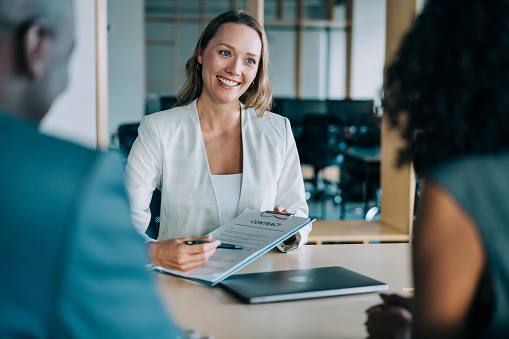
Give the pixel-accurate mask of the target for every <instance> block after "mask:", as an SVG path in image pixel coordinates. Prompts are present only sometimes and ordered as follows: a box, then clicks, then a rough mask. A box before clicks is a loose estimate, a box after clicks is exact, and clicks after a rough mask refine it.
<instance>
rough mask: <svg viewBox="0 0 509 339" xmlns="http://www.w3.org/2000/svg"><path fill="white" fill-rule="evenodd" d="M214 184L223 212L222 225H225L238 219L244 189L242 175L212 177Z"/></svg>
mask: <svg viewBox="0 0 509 339" xmlns="http://www.w3.org/2000/svg"><path fill="white" fill-rule="evenodd" d="M212 182H213V183H214V189H215V190H216V196H217V200H218V202H219V209H220V211H221V223H222V224H225V223H227V222H228V221H230V220H233V219H235V217H236V213H237V207H238V205H239V199H240V189H241V187H242V173H238V174H227V175H212Z"/></svg>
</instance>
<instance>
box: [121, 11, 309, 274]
mask: <svg viewBox="0 0 509 339" xmlns="http://www.w3.org/2000/svg"><path fill="white" fill-rule="evenodd" d="M267 66H268V51H267V39H266V36H265V32H264V30H263V28H262V27H261V26H260V25H259V23H258V22H257V21H256V19H255V18H254V17H253V16H251V15H250V14H248V13H246V12H244V11H237V10H235V11H230V12H226V13H223V14H221V15H219V16H218V17H216V18H215V19H213V20H212V21H211V22H210V23H209V24H208V26H207V27H206V28H205V30H204V31H203V33H202V35H201V36H200V38H199V40H198V42H197V44H196V48H195V51H194V54H193V55H192V56H191V58H190V59H189V60H188V61H187V63H186V76H187V79H186V82H185V84H184V86H183V87H182V89H181V90H180V92H179V94H178V103H177V105H176V107H175V108H173V109H171V110H167V111H163V112H158V113H155V114H151V115H149V116H146V117H144V118H143V120H142V122H141V125H140V128H139V136H138V139H137V140H136V142H135V143H134V145H133V148H132V150H131V153H130V155H129V158H128V163H127V167H126V175H127V177H126V185H127V191H128V195H129V198H130V202H131V209H132V215H133V220H134V223H135V225H136V227H137V228H138V230H139V231H140V232H141V233H143V234H144V232H145V231H146V229H147V227H148V224H149V220H150V210H149V203H150V200H151V196H152V192H153V191H154V189H155V188H159V189H160V190H161V223H160V230H159V236H158V239H157V241H154V242H152V243H151V244H150V252H151V258H152V261H153V263H154V264H156V265H159V266H163V267H167V268H170V269H178V270H182V271H188V270H191V269H194V268H196V267H199V266H201V265H204V264H205V263H206V262H207V259H208V258H209V257H210V256H211V255H212V254H213V253H214V252H215V250H216V247H217V246H218V245H219V241H211V242H209V243H205V244H200V245H192V246H190V245H186V244H185V243H184V242H185V241H187V240H211V239H210V237H204V235H206V234H208V233H209V232H211V231H212V230H214V229H216V228H217V227H219V226H221V225H222V224H224V223H225V222H227V221H229V220H231V219H233V218H235V216H237V215H238V214H240V213H241V212H242V211H243V210H244V209H245V208H252V209H258V210H268V209H270V210H272V209H274V210H275V211H278V212H287V211H289V212H292V213H295V214H296V215H298V216H307V213H308V207H307V204H306V200H305V197H304V183H303V180H302V174H301V168H300V163H299V156H298V153H297V148H296V146H295V140H294V138H293V134H292V130H291V127H290V123H289V121H288V119H286V118H283V117H281V116H279V115H275V114H272V113H270V112H267V109H268V108H269V107H270V103H271V100H272V95H271V88H270V84H269V81H268V76H267ZM310 231H311V226H307V227H306V228H304V229H302V230H301V231H299V233H297V234H296V236H294V237H292V238H291V239H287V240H286V241H285V242H284V243H281V244H279V245H278V248H279V249H280V250H282V251H284V252H286V251H289V250H292V249H295V248H297V247H299V246H301V245H303V244H305V243H306V242H307V238H308V234H309V232H310Z"/></svg>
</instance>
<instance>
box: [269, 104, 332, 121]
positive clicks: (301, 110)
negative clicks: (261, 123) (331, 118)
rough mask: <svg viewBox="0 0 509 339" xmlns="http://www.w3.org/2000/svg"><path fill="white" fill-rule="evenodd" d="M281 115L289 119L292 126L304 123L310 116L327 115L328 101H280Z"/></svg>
mask: <svg viewBox="0 0 509 339" xmlns="http://www.w3.org/2000/svg"><path fill="white" fill-rule="evenodd" d="M276 103H277V105H278V106H279V112H278V113H279V114H281V115H282V116H285V117H287V118H288V119H289V120H290V123H291V124H292V126H299V125H302V124H303V123H304V117H305V116H306V115H309V114H323V115H325V114H327V101H325V100H308V99H302V100H296V99H278V100H277V101H276Z"/></svg>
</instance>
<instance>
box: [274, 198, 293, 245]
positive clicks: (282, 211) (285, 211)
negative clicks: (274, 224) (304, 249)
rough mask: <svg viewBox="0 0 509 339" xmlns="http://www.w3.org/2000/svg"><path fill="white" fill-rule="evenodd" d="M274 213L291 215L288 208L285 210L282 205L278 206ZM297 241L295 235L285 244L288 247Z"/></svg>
mask: <svg viewBox="0 0 509 339" xmlns="http://www.w3.org/2000/svg"><path fill="white" fill-rule="evenodd" d="M274 212H278V213H290V212H288V210H287V209H286V208H284V207H283V206H281V205H277V206H276V207H274ZM295 240H297V238H296V237H295V234H294V235H292V236H291V237H290V238H288V239H286V240H285V241H283V242H284V243H285V244H286V245H289V244H292V243H293V242H295Z"/></svg>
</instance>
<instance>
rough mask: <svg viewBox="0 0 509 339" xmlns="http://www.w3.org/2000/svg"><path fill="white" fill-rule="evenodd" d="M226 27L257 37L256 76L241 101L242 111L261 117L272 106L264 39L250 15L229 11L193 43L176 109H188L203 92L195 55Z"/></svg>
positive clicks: (263, 33) (265, 40)
mask: <svg viewBox="0 0 509 339" xmlns="http://www.w3.org/2000/svg"><path fill="white" fill-rule="evenodd" d="M226 23H234V24H238V25H245V26H248V27H250V28H252V29H254V30H255V31H256V32H257V33H258V35H259V36H260V40H261V42H262V51H261V58H260V63H259V66H258V72H257V73H256V77H255V79H254V81H253V85H252V86H251V87H249V88H248V89H247V90H246V91H245V92H244V94H242V96H241V97H240V101H242V103H244V106H245V108H254V109H255V111H256V114H257V115H258V116H262V115H263V114H264V113H265V111H268V110H270V107H271V103H272V89H271V87H270V84H269V77H268V66H269V65H268V64H269V55H268V52H267V36H266V35H265V31H264V30H263V28H262V27H261V26H260V24H259V23H258V21H257V20H256V19H255V18H254V17H253V16H252V15H251V14H249V13H247V12H245V11H241V10H232V11H229V12H226V13H223V14H220V15H219V16H217V17H216V18H214V19H213V20H212V21H211V22H210V23H209V24H208V25H207V27H205V30H204V31H203V33H202V34H201V36H200V38H199V39H198V42H197V43H196V47H195V49H194V53H193V55H192V56H191V57H190V58H189V60H187V62H186V81H185V83H184V86H182V88H181V89H180V91H179V92H178V94H177V104H176V105H175V106H184V105H187V104H189V103H191V102H192V101H193V100H195V99H196V98H198V97H199V96H200V94H201V92H202V89H203V79H202V76H201V67H200V68H199V63H198V60H197V56H198V53H200V51H204V50H205V48H207V45H208V43H209V41H210V40H212V39H213V38H214V36H215V35H216V34H217V32H218V31H219V28H221V26H222V25H224V24H226Z"/></svg>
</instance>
